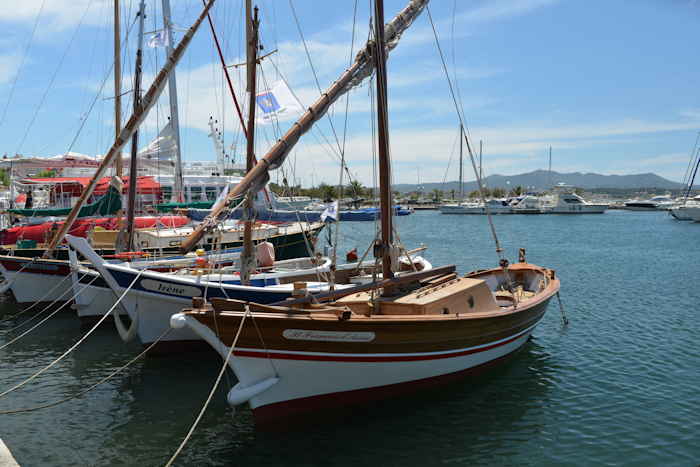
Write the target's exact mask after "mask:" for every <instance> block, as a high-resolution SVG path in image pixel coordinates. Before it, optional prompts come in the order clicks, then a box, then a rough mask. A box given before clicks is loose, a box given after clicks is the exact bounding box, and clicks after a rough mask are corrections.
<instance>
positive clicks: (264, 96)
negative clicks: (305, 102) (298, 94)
mask: <svg viewBox="0 0 700 467" xmlns="http://www.w3.org/2000/svg"><path fill="white" fill-rule="evenodd" d="M255 102H256V104H257V105H258V110H260V113H259V114H258V118H257V121H258V122H259V123H271V122H273V121H274V120H278V119H286V118H291V117H295V116H297V114H299V113H301V112H302V111H303V107H302V106H301V104H300V103H299V101H297V100H296V98H295V97H294V94H292V92H291V91H290V90H289V88H288V87H287V85H286V84H285V83H284V81H278V82H276V83H275V84H274V85H272V87H271V88H270V89H267V90H265V91H261V92H259V93H257V94H256V95H255Z"/></svg>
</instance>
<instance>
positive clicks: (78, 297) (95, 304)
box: [73, 281, 126, 320]
mask: <svg viewBox="0 0 700 467" xmlns="http://www.w3.org/2000/svg"><path fill="white" fill-rule="evenodd" d="M73 295H74V296H75V303H74V304H73V308H74V309H75V311H76V313H77V314H78V318H80V319H81V320H90V319H98V318H101V317H102V315H104V314H105V313H106V312H107V310H109V309H110V308H111V307H112V305H114V302H116V301H117V297H116V295H115V294H114V292H112V289H107V288H104V287H96V286H94V285H87V284H80V283H79V282H77V281H76V282H74V283H73ZM117 312H118V313H120V314H122V315H125V316H126V312H125V311H124V309H123V308H122V307H118V308H117Z"/></svg>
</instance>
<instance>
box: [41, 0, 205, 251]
mask: <svg viewBox="0 0 700 467" xmlns="http://www.w3.org/2000/svg"><path fill="white" fill-rule="evenodd" d="M215 2H216V0H209V2H208V3H207V6H206V7H204V9H203V10H202V13H201V14H200V15H199V17H198V18H197V20H196V21H195V22H194V24H193V25H192V27H190V29H189V30H188V31H187V33H186V34H185V35H184V36H183V38H182V40H181V41H180V43H179V44H178V45H177V47H176V48H175V50H173V53H172V54H170V56H168V60H167V62H166V63H165V65H163V68H162V69H161V70H160V72H159V73H158V75H157V76H156V77H155V79H154V80H153V83H152V84H151V87H150V88H149V89H148V91H147V92H146V94H144V96H143V99H142V100H141V106H140V109H139V111H138V112H136V113H134V114H133V115H132V116H131V117H129V121H127V122H126V124H125V125H124V128H122V131H121V132H120V133H119V136H118V137H117V138H116V139H115V140H114V143H113V144H112V147H111V148H110V149H109V151H108V152H107V154H106V155H105V157H104V158H103V159H102V162H101V163H100V165H99V167H97V170H96V171H95V175H94V176H93V178H92V180H90V183H89V184H88V186H87V187H86V188H85V189H84V190H83V192H82V193H81V195H80V198H78V201H77V202H76V203H75V206H73V210H72V211H71V212H70V214H68V217H67V218H66V221H65V222H64V223H63V225H62V226H61V228H60V229H59V231H58V232H57V233H56V235H54V237H53V238H52V239H51V242H49V245H48V246H47V247H46V251H45V252H44V257H48V256H50V255H51V252H52V251H53V250H54V249H55V248H56V247H57V246H58V244H59V243H61V240H63V237H65V235H66V233H67V232H68V230H70V228H71V227H72V225H73V222H75V219H76V218H77V217H78V213H79V212H80V208H82V207H83V205H84V204H85V201H86V200H87V199H88V198H89V197H90V196H91V195H92V193H93V191H95V187H96V186H97V182H98V180H99V179H100V178H101V177H102V176H103V175H104V173H105V172H106V170H107V168H108V167H109V166H110V165H111V164H112V163H113V162H114V159H115V157H116V156H117V154H119V152H120V151H121V149H122V148H123V147H124V144H126V141H127V139H129V138H130V137H131V135H132V134H133V132H134V131H136V129H137V128H138V127H139V125H140V124H141V122H143V121H144V120H145V119H146V116H147V115H148V111H149V110H150V109H151V107H153V105H154V104H155V103H156V100H157V99H158V96H160V94H161V93H162V92H163V88H164V87H165V82H166V80H167V78H168V75H169V74H170V71H171V70H172V69H173V68H175V65H177V62H178V61H179V60H180V59H181V58H182V55H183V54H184V53H185V49H187V46H188V45H189V44H190V42H191V41H192V37H193V36H194V34H195V33H196V32H197V29H199V26H200V25H201V24H202V21H204V18H206V16H207V13H208V12H209V10H211V7H212V6H214V3H215Z"/></svg>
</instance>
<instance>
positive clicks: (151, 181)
mask: <svg viewBox="0 0 700 467" xmlns="http://www.w3.org/2000/svg"><path fill="white" fill-rule="evenodd" d="M90 180H92V177H50V178H25V179H23V180H22V183H24V184H31V183H34V184H40V185H60V187H57V188H56V191H57V192H60V193H68V192H71V193H72V194H73V196H80V194H81V193H82V192H83V190H84V189H85V188H87V186H88V185H89V184H90ZM109 180H110V177H103V178H102V179H100V181H99V182H97V186H95V191H94V192H93V195H94V196H102V195H104V194H105V193H107V188H108V187H109ZM122 181H123V183H124V189H123V193H126V192H127V189H128V188H129V177H122ZM136 193H138V194H140V195H160V183H158V182H157V181H156V180H155V178H153V177H148V176H146V177H138V178H137V179H136Z"/></svg>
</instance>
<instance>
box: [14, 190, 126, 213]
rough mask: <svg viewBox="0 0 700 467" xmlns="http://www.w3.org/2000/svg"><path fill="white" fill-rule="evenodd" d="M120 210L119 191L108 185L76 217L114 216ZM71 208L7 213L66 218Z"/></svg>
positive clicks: (20, 210)
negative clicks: (104, 191)
mask: <svg viewBox="0 0 700 467" xmlns="http://www.w3.org/2000/svg"><path fill="white" fill-rule="evenodd" d="M121 208H122V197H121V193H119V190H118V189H117V188H116V187H115V186H114V185H113V184H111V183H110V184H109V189H108V190H107V193H105V194H104V195H103V196H102V197H101V198H100V199H98V200H97V201H95V202H94V203H91V204H86V205H85V206H83V207H82V208H80V212H79V213H78V217H90V216H108V215H111V214H116V213H117V211H119V210H120V209H121ZM71 210H72V208H60V209H33V208H29V209H8V210H7V211H8V212H11V213H12V214H17V215H20V216H27V217H45V216H67V215H68V214H69V213H70V212H71Z"/></svg>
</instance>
